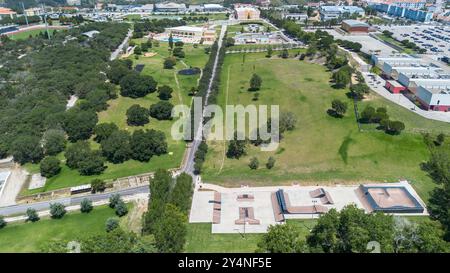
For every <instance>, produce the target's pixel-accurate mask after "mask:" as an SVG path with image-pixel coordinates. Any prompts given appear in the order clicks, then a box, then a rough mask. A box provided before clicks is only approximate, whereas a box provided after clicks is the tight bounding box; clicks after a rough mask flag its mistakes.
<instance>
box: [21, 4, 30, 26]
mask: <svg viewBox="0 0 450 273" xmlns="http://www.w3.org/2000/svg"><path fill="white" fill-rule="evenodd" d="M21 4H22V10H23V15H25V22H26V23H27V26H28V25H29V24H28V16H27V13H26V11H25V5H24V4H23V2H22V3H21Z"/></svg>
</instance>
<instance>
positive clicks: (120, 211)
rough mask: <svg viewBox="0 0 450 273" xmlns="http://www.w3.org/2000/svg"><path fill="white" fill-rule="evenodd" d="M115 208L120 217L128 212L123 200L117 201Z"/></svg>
mask: <svg viewBox="0 0 450 273" xmlns="http://www.w3.org/2000/svg"><path fill="white" fill-rule="evenodd" d="M114 209H115V210H116V215H117V216H119V217H122V216H125V215H126V214H127V213H128V208H127V205H126V204H125V203H124V202H123V201H122V200H119V201H118V202H117V204H116V205H115V206H114Z"/></svg>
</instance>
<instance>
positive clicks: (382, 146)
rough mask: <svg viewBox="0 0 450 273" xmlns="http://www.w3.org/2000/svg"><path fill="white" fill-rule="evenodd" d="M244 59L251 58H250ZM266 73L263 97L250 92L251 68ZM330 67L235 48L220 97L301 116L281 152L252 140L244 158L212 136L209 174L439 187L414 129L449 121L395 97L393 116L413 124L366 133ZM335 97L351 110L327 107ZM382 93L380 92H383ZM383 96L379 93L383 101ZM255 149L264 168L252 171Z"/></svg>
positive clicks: (225, 178)
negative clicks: (340, 113)
mask: <svg viewBox="0 0 450 273" xmlns="http://www.w3.org/2000/svg"><path fill="white" fill-rule="evenodd" d="M243 61H244V63H243ZM253 72H256V73H257V74H258V75H260V76H261V77H262V80H263V84H262V89H261V90H260V92H259V93H260V96H259V100H258V101H256V102H255V101H252V98H253V93H252V92H249V91H247V89H248V88H249V79H250V77H251V74H252V73H253ZM329 80H330V73H329V72H327V71H326V69H325V68H324V67H323V66H321V65H317V64H310V63H306V62H303V61H299V60H294V59H290V60H282V59H277V58H274V59H267V58H265V57H264V53H250V54H246V56H245V58H243V55H242V54H229V55H227V56H226V58H225V62H224V65H223V67H222V74H221V83H222V84H221V89H220V95H219V98H218V102H219V104H221V105H224V104H232V105H233V104H242V105H248V104H253V103H256V104H266V105H279V106H280V111H281V112H283V111H291V112H294V113H295V115H296V116H297V119H298V122H297V128H296V129H295V130H294V131H291V132H287V133H285V135H284V138H283V139H282V141H281V143H280V145H279V148H278V150H277V151H274V152H261V151H260V149H259V148H256V147H254V146H252V145H248V148H247V155H246V156H244V157H243V158H241V159H239V160H236V159H228V158H226V157H225V152H226V142H224V141H210V142H209V143H208V144H209V147H210V148H209V151H208V155H207V159H206V162H205V165H204V170H203V177H202V178H203V180H204V181H207V182H208V183H217V184H221V185H226V186H239V185H241V184H243V183H244V184H250V185H254V186H262V185H274V184H290V183H292V182H300V183H306V182H309V183H314V184H315V183H317V182H321V183H364V182H393V181H398V180H399V179H408V180H410V181H411V182H412V183H413V185H414V187H415V188H416V189H417V190H418V192H419V194H421V196H422V197H423V198H424V199H427V198H426V197H427V193H428V192H429V191H430V190H431V189H432V188H433V187H434V184H433V182H432V181H431V179H430V178H429V177H428V176H427V175H426V173H425V172H423V171H421V170H420V167H419V164H420V163H421V162H423V161H425V160H427V158H428V150H427V148H426V147H425V145H424V143H423V141H422V137H421V135H420V134H418V133H413V132H412V130H410V129H411V128H413V127H414V128H417V127H420V129H425V130H431V129H433V130H435V129H436V128H441V127H442V125H443V123H440V122H434V121H429V120H426V119H424V118H422V117H420V116H418V115H415V116H412V115H413V113H409V112H408V111H407V110H404V109H402V108H400V107H399V106H396V105H393V104H389V103H387V102H385V101H380V102H379V103H382V104H383V105H388V104H389V110H388V111H389V114H390V115H391V117H392V119H395V120H402V121H404V122H405V123H406V126H407V127H408V126H409V127H410V128H409V129H408V131H407V132H404V133H402V134H401V135H399V136H391V135H387V134H385V133H384V132H381V131H376V130H369V131H364V132H359V131H358V127H357V124H356V122H355V115H354V111H353V107H352V102H351V100H350V99H348V98H347V96H346V92H348V90H345V89H344V90H336V89H333V88H331V87H330V82H329ZM333 99H340V100H343V101H346V102H347V103H348V105H349V109H348V111H347V114H346V116H345V117H344V118H342V119H336V118H333V117H331V116H329V115H328V114H327V109H329V108H330V106H331V101H332V100H333ZM380 100H381V98H380ZM376 102H377V99H373V103H376ZM253 156H256V157H257V158H258V160H259V162H260V167H259V169H258V170H250V168H249V167H248V162H249V159H250V158H251V157H253ZM269 156H273V157H275V159H276V164H275V167H274V168H273V169H272V170H267V169H266V168H265V167H264V165H265V163H266V162H267V159H268V158H269Z"/></svg>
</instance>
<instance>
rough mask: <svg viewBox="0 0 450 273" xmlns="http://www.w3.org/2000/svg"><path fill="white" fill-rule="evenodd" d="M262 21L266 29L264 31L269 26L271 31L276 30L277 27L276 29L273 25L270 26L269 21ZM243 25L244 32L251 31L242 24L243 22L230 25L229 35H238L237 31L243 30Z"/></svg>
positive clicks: (265, 29) (263, 27) (228, 28)
mask: <svg viewBox="0 0 450 273" xmlns="http://www.w3.org/2000/svg"><path fill="white" fill-rule="evenodd" d="M260 22H261V23H262V29H263V30H264V32H266V31H267V27H269V30H270V31H274V30H275V29H274V28H273V27H272V26H270V25H269V24H267V23H265V22H262V21H260ZM242 27H244V32H243V33H249V31H247V30H246V29H245V25H241V24H236V25H230V26H228V27H227V33H228V37H234V36H236V33H237V32H241V31H242Z"/></svg>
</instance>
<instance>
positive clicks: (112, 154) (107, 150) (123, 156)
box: [100, 130, 131, 164]
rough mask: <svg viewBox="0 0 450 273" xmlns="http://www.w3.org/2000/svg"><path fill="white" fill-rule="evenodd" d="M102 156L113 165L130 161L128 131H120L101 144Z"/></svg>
mask: <svg viewBox="0 0 450 273" xmlns="http://www.w3.org/2000/svg"><path fill="white" fill-rule="evenodd" d="M100 146H101V150H102V154H103V156H104V157H106V158H107V159H108V161H110V162H112V163H115V164H117V163H122V162H125V161H127V160H128V159H130V156H131V146H130V135H129V134H128V132H127V131H124V130H119V131H115V132H114V133H112V134H111V135H110V136H109V137H108V138H107V139H105V140H104V141H102V143H101V144H100Z"/></svg>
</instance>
